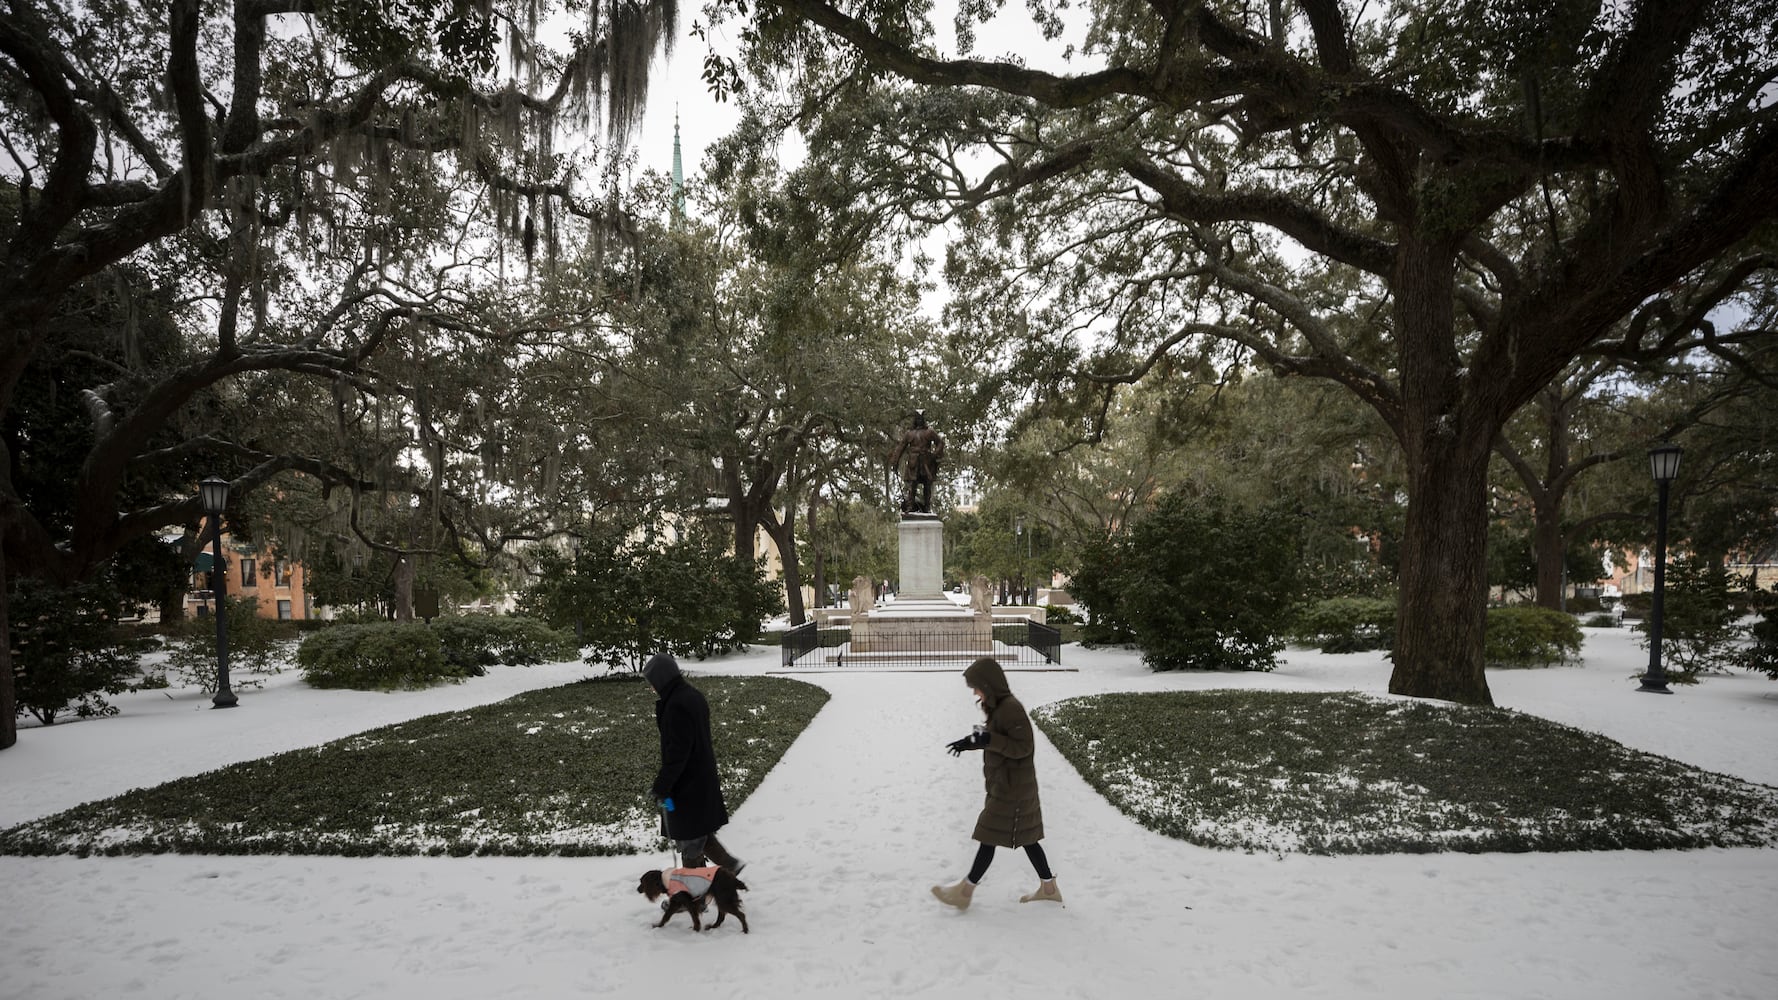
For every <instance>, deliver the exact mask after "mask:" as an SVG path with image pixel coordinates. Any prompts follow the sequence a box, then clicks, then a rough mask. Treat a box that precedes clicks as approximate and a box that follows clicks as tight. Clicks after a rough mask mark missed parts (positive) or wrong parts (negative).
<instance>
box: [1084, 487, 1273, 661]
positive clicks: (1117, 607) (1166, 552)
mask: <svg viewBox="0 0 1778 1000" xmlns="http://www.w3.org/2000/svg"><path fill="white" fill-rule="evenodd" d="M1299 520H1300V519H1299V518H1297V517H1296V515H1295V511H1294V508H1293V507H1289V506H1285V505H1269V506H1267V507H1265V508H1262V509H1260V510H1243V509H1241V508H1239V507H1236V506H1235V505H1234V504H1232V503H1230V502H1229V501H1228V500H1226V499H1224V498H1223V497H1220V496H1218V495H1215V494H1209V495H1205V496H1189V495H1186V494H1180V493H1176V494H1171V495H1169V496H1167V497H1164V498H1163V499H1162V500H1161V502H1160V503H1159V504H1157V505H1156V506H1155V508H1154V509H1153V510H1152V511H1150V512H1149V513H1147V514H1146V515H1145V516H1143V517H1141V518H1139V519H1138V520H1136V521H1135V522H1134V523H1133V524H1132V525H1130V527H1129V528H1128V529H1126V530H1125V531H1124V532H1123V533H1122V534H1120V535H1119V536H1117V537H1116V538H1114V539H1112V540H1111V541H1110V542H1108V543H1105V544H1104V545H1102V546H1100V547H1098V548H1097V549H1096V550H1094V551H1093V553H1092V554H1091V556H1090V557H1089V561H1088V562H1087V563H1086V564H1085V565H1083V570H1085V571H1086V572H1087V575H1088V582H1087V586H1085V587H1082V586H1080V582H1081V581H1080V576H1079V575H1078V574H1077V575H1076V577H1075V584H1076V590H1075V591H1074V593H1075V596H1076V598H1078V599H1080V600H1081V601H1082V602H1083V603H1086V604H1087V606H1088V607H1089V608H1091V610H1092V613H1093V625H1094V626H1100V625H1101V624H1102V623H1103V624H1104V625H1105V626H1108V627H1114V628H1115V627H1123V628H1127V629H1128V631H1129V633H1130V634H1131V635H1132V636H1133V638H1134V640H1135V642H1136V645H1137V647H1138V648H1140V649H1141V651H1142V657H1143V660H1144V661H1145V662H1146V663H1147V664H1148V665H1149V666H1150V667H1151V668H1153V669H1155V670H1270V669H1272V668H1273V667H1274V666H1276V665H1277V653H1278V651H1279V650H1280V649H1282V648H1284V643H1283V640H1282V638H1281V637H1280V635H1279V632H1278V626H1279V623H1280V622H1284V621H1286V620H1288V618H1289V612H1290V609H1291V607H1292V606H1293V605H1294V604H1295V603H1296V600H1297V597H1298V595H1299V593H1300V592H1301V591H1300V588H1301V582H1300V577H1299V576H1298V551H1299V549H1300V545H1299V541H1298V539H1299V536H1300V528H1299V527H1298V522H1299ZM1089 594H1090V595H1091V597H1090V598H1089V596H1088V595H1089Z"/></svg>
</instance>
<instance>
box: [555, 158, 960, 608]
mask: <svg viewBox="0 0 1778 1000" xmlns="http://www.w3.org/2000/svg"><path fill="white" fill-rule="evenodd" d="M781 183H782V178H774V177H760V178H755V179H753V180H751V181H746V182H740V183H737V184H736V185H734V187H733V189H732V190H730V191H727V192H724V193H721V194H714V193H712V194H711V195H710V199H709V201H708V203H707V204H703V205H702V208H701V209H700V211H697V212H693V213H690V215H689V217H682V216H680V215H678V214H677V212H676V211H674V210H672V209H671V208H669V207H668V206H669V205H670V204H671V202H672V195H671V193H670V192H667V191H664V190H662V191H657V193H656V195H655V196H654V198H653V201H654V203H655V204H656V205H657V208H658V209H659V211H657V212H656V213H655V216H654V221H646V222H642V223H639V225H638V229H637V234H636V236H637V242H636V246H635V250H634V252H633V253H631V254H628V255H626V256H625V257H623V258H621V259H620V260H619V261H617V262H616V264H615V266H614V267H613V268H612V269H611V272H610V273H609V274H606V275H605V276H603V277H602V278H601V279H600V281H599V282H596V283H590V284H589V283H588V282H587V281H586V280H585V279H584V277H582V278H576V279H574V281H575V282H576V283H577V285H578V287H579V288H580V289H581V290H582V291H583V292H587V293H589V294H593V295H606V296H609V297H610V299H611V301H609V302H608V303H607V304H604V305H587V306H585V307H584V310H585V312H586V313H587V314H588V315H591V316H596V317H599V318H600V322H599V323H598V324H596V325H595V324H583V325H580V326H578V327H576V329H575V335H574V337H573V338H572V339H564V340H563V341H562V343H563V344H564V350H563V351H562V352H561V353H560V355H559V358H558V362H557V364H558V366H559V367H558V368H557V370H556V371H555V373H554V374H553V375H551V376H549V378H550V381H551V382H552V383H554V384H558V385H560V386H562V387H564V388H565V389H566V390H567V391H570V392H572V393H574V394H575V395H577V396H580V397H583V398H584V399H585V400H586V409H587V412H588V413H596V414H609V415H610V416H611V418H612V419H613V420H614V421H615V422H616V423H617V424H618V425H619V426H621V427H622V428H624V430H625V433H626V434H627V435H628V439H627V440H626V441H625V442H624V444H623V447H624V448H625V450H627V451H628V452H630V453H631V454H632V455H642V456H647V458H648V460H649V464H651V465H652V466H653V472H652V475H650V476H645V477H643V478H641V479H640V480H639V484H642V485H644V486H645V488H649V489H652V490H653V492H656V493H657V494H658V496H659V501H658V502H659V508H660V509H666V510H670V511H672V512H673V513H674V514H675V515H682V516H699V517H708V516H710V515H718V516H721V517H723V518H726V519H727V521H728V523H729V525H730V527H731V529H732V538H733V548H734V552H735V553H736V554H737V555H738V556H739V557H741V558H744V559H746V558H751V557H752V555H753V553H754V544H755V536H756V532H757V531H761V530H763V531H764V532H765V533H766V534H767V535H768V536H769V537H770V538H771V539H772V540H773V542H774V543H775V545H776V547H777V549H778V553H779V556H780V557H781V559H782V562H783V569H784V574H785V585H786V588H787V590H788V601H789V609H790V614H791V617H792V619H793V620H794V621H801V619H802V617H803V612H804V609H803V606H802V595H801V584H802V567H801V560H800V558H799V554H798V547H797V543H798V536H797V527H798V522H799V511H800V510H801V507H802V505H803V504H804V503H805V502H807V500H808V498H809V497H810V496H812V495H817V493H818V491H819V490H820V489H826V490H829V491H830V495H831V494H832V493H833V492H835V491H837V493H838V495H847V494H852V493H857V492H861V491H869V490H872V487H873V486H874V487H875V488H876V490H880V489H881V483H882V480H881V472H882V469H883V462H884V459H885V458H886V455H887V451H888V445H887V435H888V433H889V432H890V430H892V429H893V428H894V427H895V425H896V423H897V422H898V421H899V420H900V419H902V417H903V413H904V410H905V409H906V408H907V407H908V406H910V405H912V401H913V400H916V399H919V398H922V397H921V393H922V389H921V385H922V380H921V377H920V372H921V371H922V370H923V369H924V368H925V367H926V366H927V365H928V364H929V363H930V355H931V354H933V353H934V352H935V351H938V350H941V349H942V346H943V345H942V344H941V343H940V342H939V341H938V340H937V339H936V338H934V337H933V336H932V334H931V331H930V330H929V329H928V328H927V324H926V323H925V322H924V321H923V320H922V318H921V317H920V315H919V310H918V307H917V302H916V299H915V293H916V289H915V288H914V287H913V286H912V284H911V283H910V282H909V281H908V280H907V279H905V278H904V277H902V276H901V275H899V274H898V273H897V272H896V267H895V261H894V260H893V258H887V257H885V255H884V254H883V252H882V250H881V248H880V247H876V246H873V245H871V244H870V243H869V242H868V241H867V242H866V243H865V244H862V245H860V246H858V247H855V248H852V249H850V250H847V251H843V252H835V253H832V254H829V253H827V252H825V251H823V250H820V249H815V250H813V251H810V252H806V253H805V252H803V251H804V250H806V249H808V248H809V247H811V246H812V245H813V244H812V243H810V242H807V241H802V240H797V239H794V238H790V237H789V236H788V235H787V233H786V232H785V230H784V229H783V228H782V226H784V225H786V223H785V221H784V217H785V216H786V215H787V214H788V213H790V212H791V210H792V205H791V201H792V199H790V198H789V197H788V196H787V194H786V192H785V190H784V189H783V188H782V187H781V186H780V185H781ZM701 191H702V189H698V190H694V191H693V192H692V195H693V198H692V201H693V203H694V205H697V204H700V198H701ZM649 201H650V199H649V198H647V197H639V198H638V200H637V204H639V205H645V204H648V203H649ZM639 214H646V213H641V212H639ZM934 409H935V410H937V409H938V407H935V408H934ZM934 416H935V417H936V416H937V414H936V413H935V414H934ZM569 426H571V427H572V426H575V424H573V423H572V422H571V423H570V425H569ZM651 482H652V483H654V484H656V485H655V486H653V487H647V484H649V483H651ZM873 495H876V494H875V493H874V492H873Z"/></svg>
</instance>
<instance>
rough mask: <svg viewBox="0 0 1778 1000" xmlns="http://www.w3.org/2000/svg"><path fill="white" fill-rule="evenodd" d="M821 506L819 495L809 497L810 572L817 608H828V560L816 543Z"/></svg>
mask: <svg viewBox="0 0 1778 1000" xmlns="http://www.w3.org/2000/svg"><path fill="white" fill-rule="evenodd" d="M820 506H821V498H820V496H819V494H817V495H814V496H811V497H809V544H810V545H811V546H813V547H814V550H815V551H814V553H813V554H812V555H811V557H810V561H811V563H812V565H811V566H810V571H811V573H812V577H813V580H814V584H815V588H814V589H815V606H816V607H818V608H825V607H827V560H826V559H824V558H823V557H822V555H821V546H820V544H818V543H817V542H816V541H815V511H816V510H817V509H818V508H820Z"/></svg>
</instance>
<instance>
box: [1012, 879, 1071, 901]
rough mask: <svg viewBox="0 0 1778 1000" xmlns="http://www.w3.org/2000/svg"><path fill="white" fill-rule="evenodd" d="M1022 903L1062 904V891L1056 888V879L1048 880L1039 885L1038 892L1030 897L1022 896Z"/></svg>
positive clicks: (1020, 898)
mask: <svg viewBox="0 0 1778 1000" xmlns="http://www.w3.org/2000/svg"><path fill="white" fill-rule="evenodd" d="M1019 902H1021V903H1061V902H1062V890H1060V889H1058V888H1056V880H1055V879H1053V878H1052V879H1046V880H1044V881H1042V882H1039V883H1037V891H1036V892H1034V893H1031V894H1030V895H1028V896H1020V897H1019ZM1063 905H1064V906H1066V905H1067V904H1065V903H1064V904H1063Z"/></svg>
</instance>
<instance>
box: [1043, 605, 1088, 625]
mask: <svg viewBox="0 0 1778 1000" xmlns="http://www.w3.org/2000/svg"><path fill="white" fill-rule="evenodd" d="M1043 620H1044V622H1045V623H1046V624H1048V625H1051V626H1056V625H1077V624H1079V623H1080V616H1079V615H1077V614H1075V613H1074V609H1073V608H1068V607H1063V606H1061V605H1057V604H1045V605H1044V606H1043Z"/></svg>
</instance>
